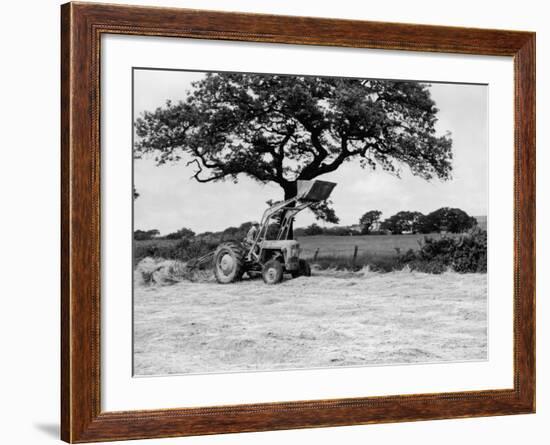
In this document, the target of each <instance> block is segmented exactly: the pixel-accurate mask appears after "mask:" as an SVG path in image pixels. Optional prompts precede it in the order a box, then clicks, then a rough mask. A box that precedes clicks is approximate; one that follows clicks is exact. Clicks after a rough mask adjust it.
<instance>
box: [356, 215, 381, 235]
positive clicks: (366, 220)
mask: <svg viewBox="0 0 550 445" xmlns="http://www.w3.org/2000/svg"><path fill="white" fill-rule="evenodd" d="M381 216H382V212H381V211H380V210H369V211H368V212H366V213H365V214H363V216H362V217H361V218H359V224H360V225H361V233H363V234H365V235H368V234H369V233H370V231H371V229H372V226H373V225H374V224H375V223H377V222H378V221H380V217H381Z"/></svg>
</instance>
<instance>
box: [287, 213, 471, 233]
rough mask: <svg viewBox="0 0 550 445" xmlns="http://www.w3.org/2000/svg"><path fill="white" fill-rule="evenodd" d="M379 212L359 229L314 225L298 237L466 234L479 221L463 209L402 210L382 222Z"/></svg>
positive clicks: (365, 218) (368, 215) (361, 220)
mask: <svg viewBox="0 0 550 445" xmlns="http://www.w3.org/2000/svg"><path fill="white" fill-rule="evenodd" d="M381 216H382V212H381V211H380V210H369V211H368V212H366V213H365V214H363V216H361V218H359V224H357V225H356V226H347V227H342V226H335V227H321V226H319V225H318V224H315V223H313V224H311V225H310V226H308V227H302V228H297V229H295V230H294V234H295V235H296V236H311V235H336V236H349V235H356V234H357V233H361V234H363V235H369V234H393V235H400V234H403V233H422V234H427V233H441V232H448V233H463V232H466V231H468V230H469V229H471V228H472V227H475V226H477V220H476V219H475V218H474V217H473V216H469V215H468V214H467V213H466V212H465V211H464V210H461V209H457V208H450V207H442V208H440V209H437V210H435V211H433V212H431V213H428V214H427V215H424V214H423V213H421V212H417V211H405V210H403V211H400V212H397V213H396V214H395V215H392V216H390V217H389V218H386V219H384V220H381Z"/></svg>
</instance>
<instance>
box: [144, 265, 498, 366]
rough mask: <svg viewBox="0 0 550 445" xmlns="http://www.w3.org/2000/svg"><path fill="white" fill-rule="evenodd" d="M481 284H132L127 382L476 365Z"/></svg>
mask: <svg viewBox="0 0 550 445" xmlns="http://www.w3.org/2000/svg"><path fill="white" fill-rule="evenodd" d="M486 278H487V276H486V275H485V274H457V273H454V272H447V273H444V274H441V275H430V274H424V273H417V272H409V271H406V270H405V271H400V272H392V273H385V274H384V273H375V272H369V271H368V270H363V271H360V272H345V271H340V272H337V271H330V270H329V271H327V270H325V271H314V275H313V276H311V277H300V278H297V279H286V280H285V281H284V282H283V283H281V284H279V285H277V286H267V285H265V284H264V283H263V281H262V280H261V279H255V280H243V281H242V282H239V283H234V284H229V285H220V284H217V283H215V282H211V281H209V282H188V281H184V282H181V283H177V284H173V285H170V286H146V285H142V284H136V286H135V290H134V372H135V374H136V375H165V374H182V373H210V372H228V371H256V370H280V369H299V368H318V367H333V366H362V365H375V364H399V363H429V362H447V361H472V360H485V359H486V358H487V312H486V308H487V299H486V295H487V280H486Z"/></svg>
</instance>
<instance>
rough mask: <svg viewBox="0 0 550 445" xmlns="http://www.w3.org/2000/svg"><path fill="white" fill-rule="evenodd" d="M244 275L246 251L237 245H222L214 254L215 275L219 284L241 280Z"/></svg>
mask: <svg viewBox="0 0 550 445" xmlns="http://www.w3.org/2000/svg"><path fill="white" fill-rule="evenodd" d="M243 274H244V249H243V248H242V247H241V246H240V245H239V244H237V243H222V244H220V245H219V246H218V248H217V249H216V251H215V252H214V275H215V276H216V280H217V281H218V283H221V284H227V283H232V282H234V281H237V280H240V279H241V278H242V276H243Z"/></svg>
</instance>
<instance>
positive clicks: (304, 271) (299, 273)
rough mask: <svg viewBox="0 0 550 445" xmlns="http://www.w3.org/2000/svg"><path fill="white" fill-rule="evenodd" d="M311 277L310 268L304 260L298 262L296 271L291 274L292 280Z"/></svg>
mask: <svg viewBox="0 0 550 445" xmlns="http://www.w3.org/2000/svg"><path fill="white" fill-rule="evenodd" d="M298 277H311V267H310V266H309V263H308V262H307V261H306V260H302V259H300V260H298V270H296V271H294V272H292V278H298Z"/></svg>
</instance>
